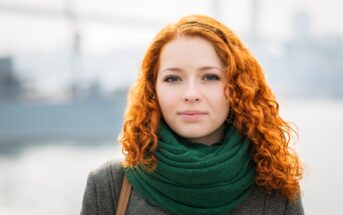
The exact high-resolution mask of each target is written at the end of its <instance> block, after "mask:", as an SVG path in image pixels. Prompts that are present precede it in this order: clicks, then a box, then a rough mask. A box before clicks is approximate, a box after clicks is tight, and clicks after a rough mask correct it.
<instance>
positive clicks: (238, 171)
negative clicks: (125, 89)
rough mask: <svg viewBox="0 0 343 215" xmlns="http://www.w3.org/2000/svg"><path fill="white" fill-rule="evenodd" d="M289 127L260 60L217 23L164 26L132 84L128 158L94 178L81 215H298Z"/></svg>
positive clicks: (124, 139)
mask: <svg viewBox="0 0 343 215" xmlns="http://www.w3.org/2000/svg"><path fill="white" fill-rule="evenodd" d="M291 132H293V130H292V128H291V127H290V126H289V125H288V124H287V123H286V122H285V121H284V120H283V119H282V118H281V117H280V116H279V105H278V103H277V101H276V100H275V97H274V95H273V93H272V91H271V90H270V88H269V87H268V85H267V83H266V81H265V78H264V75H263V71H262V69H261V67H260V66H259V64H258V62H257V61H256V59H255V58H254V57H253V56H252V55H251V53H250V52H249V51H248V50H247V48H246V47H244V46H243V44H242V42H241V41H240V40H239V38H238V37H237V36H236V35H235V34H234V33H233V32H232V31H231V30H229V29H228V28H227V27H225V26H224V25H223V24H221V23H220V22H218V21H216V20H214V19H212V18H210V17H207V16H202V15H193V16H187V17H184V18H182V19H180V20H179V21H178V22H177V23H176V24H172V25H168V26H167V27H165V28H163V29H162V30H161V31H160V32H159V33H158V34H157V36H156V37H155V39H154V40H153V42H152V44H151V45H150V47H149V48H148V50H147V52H146V54H145V56H144V59H143V62H142V65H141V69H140V73H139V77H138V80H137V82H136V84H135V85H133V86H132V87H131V91H130V94H129V103H128V107H127V110H126V113H125V116H124V126H123V131H122V134H121V135H120V137H119V142H120V143H121V145H122V150H123V153H124V154H125V160H124V161H123V162H121V163H120V162H115V161H110V162H108V163H106V164H104V165H103V166H101V167H99V168H98V169H97V170H95V171H93V172H91V173H90V175H89V177H88V182H87V187H86V191H85V194H84V199H83V206H82V211H81V214H114V213H115V211H116V209H117V206H118V199H119V193H120V190H121V185H122V182H123V178H124V177H126V178H127V180H128V182H129V183H130V184H131V185H132V188H133V190H132V193H131V195H130V199H129V201H128V205H127V210H126V214H303V213H304V212H303V207H302V204H301V198H300V194H301V191H300V186H299V180H300V179H301V177H302V167H301V164H300V161H299V158H298V157H297V155H296V154H295V152H293V151H292V150H291V149H290V148H289V147H288V144H289V142H290V135H291Z"/></svg>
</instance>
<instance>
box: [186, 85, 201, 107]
mask: <svg viewBox="0 0 343 215" xmlns="http://www.w3.org/2000/svg"><path fill="white" fill-rule="evenodd" d="M200 98H201V93H200V89H199V87H198V86H197V85H196V83H194V82H193V83H188V84H187V85H186V87H185V92H184V96H183V100H184V101H185V102H190V103H192V102H199V101H200Z"/></svg>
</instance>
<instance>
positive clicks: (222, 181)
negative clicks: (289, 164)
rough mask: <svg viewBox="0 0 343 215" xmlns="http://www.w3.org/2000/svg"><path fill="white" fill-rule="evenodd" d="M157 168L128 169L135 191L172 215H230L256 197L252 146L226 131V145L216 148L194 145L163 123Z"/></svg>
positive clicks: (227, 127)
mask: <svg viewBox="0 0 343 215" xmlns="http://www.w3.org/2000/svg"><path fill="white" fill-rule="evenodd" d="M157 134H158V138H159V142H158V148H157V150H156V151H155V153H154V155H155V156H156V157H157V168H156V170H155V171H153V172H152V173H147V172H146V171H145V170H144V166H143V165H142V164H139V165H137V166H135V167H134V168H130V167H129V168H124V173H125V175H126V176H127V178H128V180H129V182H130V183H131V184H132V187H133V189H134V190H135V191H136V192H137V193H139V194H140V195H141V196H142V197H143V198H144V199H146V200H147V201H148V202H149V203H150V204H152V205H154V206H157V207H159V208H161V209H164V210H165V211H168V212H170V213H172V214H184V215H190V214H199V215H202V214H206V215H211V214H227V213H229V211H230V210H231V209H233V208H235V207H236V206H238V205H239V204H240V203H242V202H243V201H244V200H245V198H246V197H247V196H248V195H249V194H250V192H251V191H252V189H253V187H254V184H255V183H254V181H255V175H256V168H255V164H254V162H253V159H252V155H251V142H250V140H249V139H248V138H247V137H246V136H244V135H242V134H240V133H239V132H238V131H237V129H235V128H234V127H233V126H232V125H227V124H226V125H225V135H224V138H223V140H222V141H220V142H219V143H216V144H214V145H212V146H210V145H205V144H200V143H191V142H187V141H185V140H183V139H182V138H181V137H179V136H178V135H176V134H175V133H174V132H173V131H172V130H171V129H170V128H169V127H168V126H167V124H166V123H165V122H164V121H163V120H161V122H160V124H159V128H158V132H157Z"/></svg>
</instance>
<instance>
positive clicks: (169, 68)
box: [161, 66, 223, 73]
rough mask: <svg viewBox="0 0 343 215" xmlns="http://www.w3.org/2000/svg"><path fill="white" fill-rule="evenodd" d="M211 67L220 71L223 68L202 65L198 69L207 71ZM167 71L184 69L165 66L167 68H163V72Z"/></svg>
mask: <svg viewBox="0 0 343 215" xmlns="http://www.w3.org/2000/svg"><path fill="white" fill-rule="evenodd" d="M210 69H216V70H219V71H222V70H223V69H220V68H218V67H215V66H202V67H200V68H199V69H198V71H206V70H210ZM165 71H174V72H182V71H183V69H181V68H178V67H168V68H165V69H163V70H161V73H162V72H165Z"/></svg>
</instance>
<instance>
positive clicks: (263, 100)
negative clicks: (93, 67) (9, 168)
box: [118, 15, 302, 200]
mask: <svg viewBox="0 0 343 215" xmlns="http://www.w3.org/2000/svg"><path fill="white" fill-rule="evenodd" d="M181 35H182V36H190V37H192V36H200V37H202V38H205V39H207V40H208V41H210V42H211V43H212V44H213V47H214V48H215V50H216V53H217V54H218V56H219V57H220V59H221V60H222V62H223V64H224V65H225V68H226V77H227V80H228V83H227V84H226V86H225V89H224V90H225V96H226V98H227V99H228V100H229V102H230V104H231V108H232V111H233V116H234V120H233V126H234V127H235V128H237V129H238V130H239V131H240V132H241V133H243V134H245V135H247V136H248V137H249V139H250V140H251V141H252V143H253V155H254V156H253V158H254V161H255V162H256V168H257V169H256V170H257V175H256V184H257V185H258V186H261V187H263V188H265V190H266V191H268V192H270V191H272V190H279V191H280V193H281V194H282V195H283V196H285V197H286V198H288V199H290V200H296V199H297V198H298V197H299V194H300V186H299V180H300V179H301V177H302V166H301V163H300V160H299V157H298V156H297V155H296V153H295V151H294V150H292V149H291V148H290V147H289V143H290V139H291V134H292V133H293V132H294V133H296V132H295V131H294V129H292V127H291V126H290V125H289V124H288V123H287V122H285V121H284V120H283V119H282V118H281V117H280V115H279V104H278V102H277V101H276V98H275V96H274V95H273V93H272V91H271V89H270V88H269V86H268V85H267V83H266V81H265V78H264V74H263V71H262V69H261V66H260V65H259V63H258V62H257V60H256V59H255V58H254V57H253V56H252V54H251V53H250V52H249V51H248V49H247V48H246V47H245V46H244V45H243V44H242V42H241V41H240V39H239V38H238V37H237V36H236V35H235V34H234V33H233V32H232V31H231V30H230V29H228V28H227V27H226V26H224V25H223V24H221V23H220V22H218V21H216V20H214V19H213V18H211V17H208V16H203V15H192V16H187V17H184V18H182V19H180V20H179V21H178V22H177V23H176V24H171V25H168V26H166V27H165V28H163V29H162V30H161V31H160V32H159V33H158V34H157V36H156V37H155V38H154V40H153V41H152V43H151V45H150V47H149V48H148V50H147V52H146V53H145V56H144V58H143V61H142V64H141V68H140V73H139V76H138V79H137V81H136V83H135V84H134V85H132V86H131V88H130V93H129V95H128V106H127V109H126V111H125V115H124V124H123V131H122V133H121V134H120V136H119V138H118V140H119V142H120V143H121V145H122V151H123V153H124V155H125V161H124V163H123V164H124V166H126V167H133V166H135V165H137V164H138V163H141V164H144V165H146V166H147V167H148V169H149V170H150V171H153V170H154V169H155V168H156V165H157V159H156V157H155V156H154V151H155V150H156V148H157V146H158V137H157V134H156V131H157V127H158V124H159V121H160V118H161V110H160V108H159V103H158V100H157V97H156V96H155V94H156V92H155V82H156V79H157V71H158V66H159V56H160V53H161V50H162V48H163V47H164V46H165V45H166V44H167V43H168V42H170V41H171V40H173V39H175V38H177V37H178V36H181ZM227 92H228V93H227ZM228 94H229V95H228Z"/></svg>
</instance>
